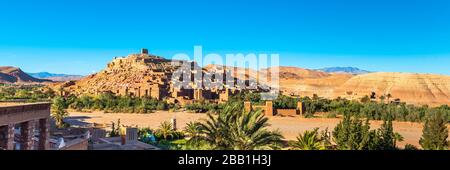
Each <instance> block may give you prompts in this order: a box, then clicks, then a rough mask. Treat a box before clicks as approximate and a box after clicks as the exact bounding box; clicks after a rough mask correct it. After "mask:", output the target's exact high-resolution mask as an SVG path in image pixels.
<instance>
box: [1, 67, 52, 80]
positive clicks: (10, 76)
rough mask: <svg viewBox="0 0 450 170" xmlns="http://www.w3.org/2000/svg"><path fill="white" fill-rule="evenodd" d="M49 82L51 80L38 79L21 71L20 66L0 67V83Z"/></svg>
mask: <svg viewBox="0 0 450 170" xmlns="http://www.w3.org/2000/svg"><path fill="white" fill-rule="evenodd" d="M45 82H51V80H46V79H38V78H34V77H31V76H30V75H28V74H27V73H25V72H23V71H22V70H21V69H20V68H17V67H11V66H1V67H0V83H4V84H14V83H25V84H28V83H30V84H34V83H45Z"/></svg>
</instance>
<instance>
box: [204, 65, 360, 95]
mask: <svg viewBox="0 0 450 170" xmlns="http://www.w3.org/2000/svg"><path fill="white" fill-rule="evenodd" d="M220 67H222V66H218V65H208V66H205V69H206V70H210V71H211V70H215V69H218V68H220ZM225 68H226V69H227V70H233V69H235V70H237V71H245V69H243V68H233V67H228V66H227V67H225ZM273 69H278V72H279V76H280V77H279V83H280V90H281V91H282V93H283V94H285V95H295V96H313V95H314V94H317V95H319V96H321V97H327V98H333V97H334V91H333V90H334V89H335V88H336V87H338V86H341V85H342V84H344V83H345V82H346V81H347V80H349V79H350V78H351V77H352V75H351V74H346V73H326V72H322V71H316V70H310V69H304V68H298V67H284V66H279V67H271V68H268V69H261V70H260V71H256V70H253V69H246V70H247V71H245V75H246V77H251V78H254V79H256V77H258V74H259V75H261V74H267V73H271V72H273V71H274V70H273Z"/></svg>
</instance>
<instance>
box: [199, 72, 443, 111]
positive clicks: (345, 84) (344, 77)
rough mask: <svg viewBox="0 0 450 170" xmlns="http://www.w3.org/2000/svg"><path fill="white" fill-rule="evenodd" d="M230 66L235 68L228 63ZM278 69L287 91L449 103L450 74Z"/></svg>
mask: <svg viewBox="0 0 450 170" xmlns="http://www.w3.org/2000/svg"><path fill="white" fill-rule="evenodd" d="M206 68H207V69H212V68H214V67H213V66H207V67H206ZM227 69H229V70H231V69H233V68H230V67H227ZM278 69H279V74H280V79H279V80H280V88H281V91H282V92H283V94H285V95H291V96H313V95H314V94H317V95H319V96H321V97H325V98H337V97H343V98H347V99H354V100H359V99H361V98H363V97H364V96H366V95H367V96H370V95H371V93H372V92H375V93H376V97H377V100H380V99H379V98H380V97H381V96H385V97H386V96H387V95H388V94H390V96H391V97H390V98H389V100H390V101H393V100H395V99H400V101H401V102H406V103H409V104H416V105H424V104H427V105H430V106H439V105H443V104H448V105H450V76H445V75H433V74H415V73H382V72H380V73H366V74H361V75H354V74H350V73H327V72H324V71H319V70H309V69H303V68H296V67H278ZM237 70H243V69H241V68H238V69H237ZM261 71H262V72H264V71H267V70H261ZM261 71H259V72H257V71H255V70H251V69H250V70H247V71H246V73H247V76H248V77H257V74H258V73H261ZM386 100H388V99H387V98H386V99H385V101H386Z"/></svg>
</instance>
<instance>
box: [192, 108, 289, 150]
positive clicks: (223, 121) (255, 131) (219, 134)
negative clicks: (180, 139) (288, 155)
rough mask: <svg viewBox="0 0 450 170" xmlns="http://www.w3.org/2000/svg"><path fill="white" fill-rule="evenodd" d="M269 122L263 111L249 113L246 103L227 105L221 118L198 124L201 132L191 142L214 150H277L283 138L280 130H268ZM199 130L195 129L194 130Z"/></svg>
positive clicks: (210, 117)
mask: <svg viewBox="0 0 450 170" xmlns="http://www.w3.org/2000/svg"><path fill="white" fill-rule="evenodd" d="M268 126H269V124H268V119H267V118H265V117H264V115H263V114H262V113H261V112H253V111H252V112H245V111H244V109H243V104H242V103H241V104H239V103H235V104H231V105H227V106H226V107H225V108H224V109H223V110H222V111H221V112H220V113H219V114H218V115H217V116H212V115H210V114H209V115H208V120H207V121H206V122H204V123H200V124H198V130H199V131H198V133H196V134H197V135H196V136H193V137H192V138H191V139H190V140H189V141H188V143H189V144H190V145H194V146H201V144H206V145H208V146H210V147H211V148H210V149H214V150H215V149H220V150H255V149H264V150H265V149H277V148H280V147H281V142H282V139H283V137H282V136H281V134H280V133H279V132H277V131H269V130H267V127H268ZM194 129H195V128H194Z"/></svg>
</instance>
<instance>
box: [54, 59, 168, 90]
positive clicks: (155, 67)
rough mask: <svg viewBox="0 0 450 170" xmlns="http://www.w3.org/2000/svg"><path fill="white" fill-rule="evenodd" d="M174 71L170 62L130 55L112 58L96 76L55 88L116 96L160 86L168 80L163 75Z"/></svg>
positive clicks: (62, 84) (61, 84)
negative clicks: (122, 91)
mask: <svg viewBox="0 0 450 170" xmlns="http://www.w3.org/2000/svg"><path fill="white" fill-rule="evenodd" d="M175 69H176V68H175V67H173V66H172V64H171V61H170V60H166V59H164V58H161V57H157V56H151V55H147V54H132V55H129V56H127V57H119V58H115V59H114V60H113V61H111V62H110V63H108V65H107V67H106V68H105V69H104V70H102V71H100V72H98V73H96V74H92V75H89V76H86V77H84V78H82V79H80V80H78V81H71V82H66V83H59V84H57V85H56V86H61V87H63V88H64V89H65V90H66V91H69V92H71V93H75V94H86V93H89V94H97V93H98V92H105V91H111V92H114V93H116V92H118V91H121V90H124V89H135V88H139V87H142V86H145V85H146V84H163V83H162V82H163V81H167V79H168V78H169V77H167V75H166V74H165V73H166V72H174V71H175ZM58 88H60V87H58Z"/></svg>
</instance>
